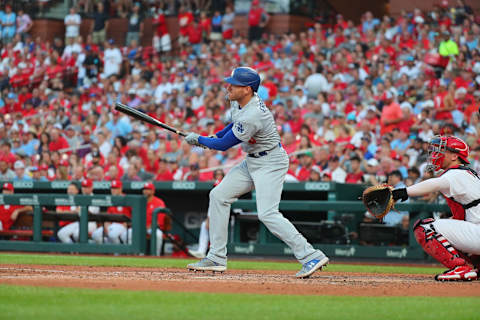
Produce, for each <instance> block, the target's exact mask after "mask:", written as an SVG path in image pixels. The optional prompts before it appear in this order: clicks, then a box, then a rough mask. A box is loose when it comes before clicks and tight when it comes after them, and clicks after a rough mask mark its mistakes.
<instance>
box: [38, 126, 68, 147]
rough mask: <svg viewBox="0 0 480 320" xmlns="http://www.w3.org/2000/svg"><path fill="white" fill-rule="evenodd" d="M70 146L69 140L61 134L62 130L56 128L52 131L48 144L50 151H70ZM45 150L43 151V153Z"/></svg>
mask: <svg viewBox="0 0 480 320" xmlns="http://www.w3.org/2000/svg"><path fill="white" fill-rule="evenodd" d="M68 148H69V145H68V142H67V140H66V139H65V138H64V137H63V136H62V135H61V134H60V129H58V128H54V129H53V130H52V131H51V138H50V143H49V144H48V150H49V151H58V150H63V149H68ZM43 151H44V150H43V149H42V152H43Z"/></svg>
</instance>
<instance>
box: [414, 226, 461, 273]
mask: <svg viewBox="0 0 480 320" xmlns="http://www.w3.org/2000/svg"><path fill="white" fill-rule="evenodd" d="M422 222H423V221H420V223H418V222H417V223H415V227H414V229H413V232H414V234H415V238H416V239H417V242H418V243H419V244H420V245H421V246H422V248H423V250H425V252H426V253H428V254H429V255H431V256H432V257H433V258H435V259H436V260H437V261H438V262H440V263H441V264H443V265H444V266H445V267H447V268H448V269H453V268H455V267H458V266H463V265H465V264H466V262H465V259H462V258H461V257H460V256H459V254H458V252H457V250H456V249H455V248H454V247H452V245H451V244H450V242H448V240H447V239H445V237H444V236H442V235H441V234H439V233H438V232H436V231H435V228H434V227H433V225H432V224H431V223H427V224H422ZM428 222H431V221H428Z"/></svg>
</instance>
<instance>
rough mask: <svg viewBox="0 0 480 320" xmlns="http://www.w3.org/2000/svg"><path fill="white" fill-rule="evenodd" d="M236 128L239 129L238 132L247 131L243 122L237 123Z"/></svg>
mask: <svg viewBox="0 0 480 320" xmlns="http://www.w3.org/2000/svg"><path fill="white" fill-rule="evenodd" d="M235 130H237V132H238V133H243V132H245V129H244V128H243V124H242V123H241V122H237V123H235Z"/></svg>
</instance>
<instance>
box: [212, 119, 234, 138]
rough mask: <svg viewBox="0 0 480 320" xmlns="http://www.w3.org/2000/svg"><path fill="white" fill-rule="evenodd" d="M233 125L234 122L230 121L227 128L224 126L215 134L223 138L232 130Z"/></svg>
mask: <svg viewBox="0 0 480 320" xmlns="http://www.w3.org/2000/svg"><path fill="white" fill-rule="evenodd" d="M232 127H233V122H232V123H230V124H229V125H228V126H226V127H225V128H223V129H222V130H220V131H218V132H217V133H215V135H216V136H217V138H223V136H224V135H225V134H226V133H227V132H228V131H230V130H232Z"/></svg>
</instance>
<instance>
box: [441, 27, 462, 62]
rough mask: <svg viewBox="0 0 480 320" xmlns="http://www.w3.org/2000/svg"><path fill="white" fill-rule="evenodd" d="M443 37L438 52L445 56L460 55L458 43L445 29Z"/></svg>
mask: <svg viewBox="0 0 480 320" xmlns="http://www.w3.org/2000/svg"><path fill="white" fill-rule="evenodd" d="M442 38H443V40H442V42H440V45H439V47H438V53H439V54H440V55H441V56H443V57H453V56H456V55H458V53H459V51H458V45H457V43H456V42H455V41H453V40H452V39H451V38H450V33H449V32H448V31H444V32H443V33H442Z"/></svg>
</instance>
